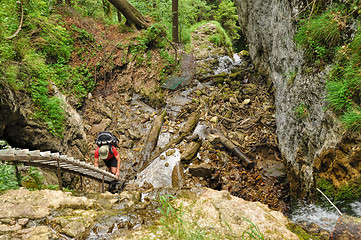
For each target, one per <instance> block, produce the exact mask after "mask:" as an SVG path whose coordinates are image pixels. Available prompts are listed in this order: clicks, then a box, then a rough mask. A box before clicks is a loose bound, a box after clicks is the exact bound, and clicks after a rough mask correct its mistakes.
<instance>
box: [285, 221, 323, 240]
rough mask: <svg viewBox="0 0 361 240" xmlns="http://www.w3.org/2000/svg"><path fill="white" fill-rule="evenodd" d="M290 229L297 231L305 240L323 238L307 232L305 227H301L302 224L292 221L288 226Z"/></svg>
mask: <svg viewBox="0 0 361 240" xmlns="http://www.w3.org/2000/svg"><path fill="white" fill-rule="evenodd" d="M287 228H288V230H290V231H291V232H293V233H295V234H296V235H297V236H298V237H299V238H300V239H302V240H303V239H304V240H308V239H310V240H311V239H312V240H317V239H321V238H320V237H318V236H312V235H310V234H309V233H307V232H306V231H305V230H304V229H303V228H301V227H300V226H297V225H296V224H293V223H290V224H289V225H288V226H287Z"/></svg>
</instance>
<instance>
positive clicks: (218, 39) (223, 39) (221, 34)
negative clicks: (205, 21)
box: [209, 21, 232, 49]
mask: <svg viewBox="0 0 361 240" xmlns="http://www.w3.org/2000/svg"><path fill="white" fill-rule="evenodd" d="M211 23H213V24H215V25H216V28H217V32H216V33H215V34H213V35H210V36H209V41H211V42H213V43H214V44H215V45H216V46H220V45H224V46H226V47H228V48H230V49H232V42H231V40H230V38H229V36H228V35H227V33H226V31H225V30H224V29H223V27H222V26H221V24H220V23H219V22H217V21H211Z"/></svg>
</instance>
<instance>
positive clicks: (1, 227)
mask: <svg viewBox="0 0 361 240" xmlns="http://www.w3.org/2000/svg"><path fill="white" fill-rule="evenodd" d="M20 229H21V226H20V225H18V224H16V225H12V226H9V225H5V224H0V234H5V233H9V232H15V231H17V230H20Z"/></svg>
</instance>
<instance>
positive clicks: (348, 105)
mask: <svg viewBox="0 0 361 240" xmlns="http://www.w3.org/2000/svg"><path fill="white" fill-rule="evenodd" d="M360 49H361V34H360V33H359V32H358V33H357V34H356V36H355V38H354V39H353V41H352V42H351V43H349V44H348V45H345V46H344V47H342V48H340V49H339V51H338V53H337V55H336V60H335V61H337V62H336V63H335V65H334V66H333V67H332V70H331V71H330V73H329V79H328V82H327V90H328V96H327V100H328V101H329V103H330V107H331V108H332V109H333V110H334V111H335V112H337V113H338V114H339V115H340V120H341V122H342V123H343V124H344V125H345V127H346V128H347V129H349V130H351V131H358V130H361V116H360V104H361V100H360V99H361V74H360V72H361V66H360V64H359V60H360V59H361V58H360Z"/></svg>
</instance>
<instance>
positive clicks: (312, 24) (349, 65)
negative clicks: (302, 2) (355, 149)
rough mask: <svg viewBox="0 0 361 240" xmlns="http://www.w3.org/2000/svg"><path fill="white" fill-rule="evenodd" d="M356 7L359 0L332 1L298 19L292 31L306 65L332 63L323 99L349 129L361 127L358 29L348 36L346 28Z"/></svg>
mask: <svg viewBox="0 0 361 240" xmlns="http://www.w3.org/2000/svg"><path fill="white" fill-rule="evenodd" d="M316 5H317V4H316ZM315 9H318V6H316V8H315ZM322 9H323V8H322ZM358 9H360V4H359V3H358V1H350V2H348V3H347V4H333V6H332V9H328V10H325V11H324V12H319V13H318V15H314V16H313V17H312V18H310V19H307V20H303V21H301V23H300V27H299V29H298V31H297V33H296V35H295V41H296V42H297V43H298V45H299V46H300V47H302V48H303V49H304V51H305V55H306V58H307V62H308V63H307V64H308V65H312V67H313V68H316V69H317V68H320V67H322V65H325V64H331V65H332V69H331V71H330V72H329V75H328V80H327V83H326V90H327V99H326V100H327V102H328V104H329V108H330V109H332V110H333V111H334V112H335V113H336V114H338V116H339V119H340V121H341V123H342V124H343V126H344V128H345V129H347V130H349V131H360V130H361V113H360V110H361V100H360V99H361V65H360V60H361V33H360V29H358V30H357V31H355V32H354V37H353V38H352V39H351V40H350V38H349V37H348V35H349V34H350V33H349V32H347V31H348V30H347V23H348V22H353V21H355V19H352V18H353V15H352V13H355V11H356V10H358ZM356 21H357V22H358V23H359V20H356ZM302 110H303V107H302V106H299V107H298V108H297V109H296V113H297V115H299V116H300V115H302V114H301V113H302V112H303V111H302Z"/></svg>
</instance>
